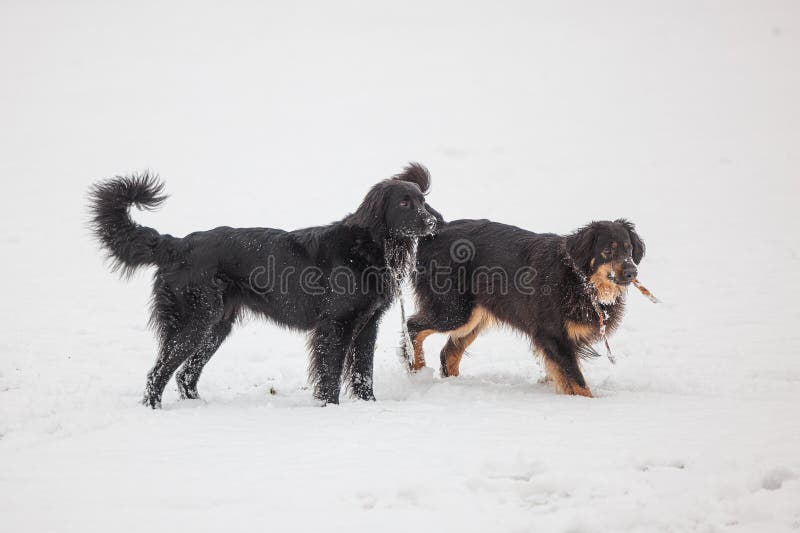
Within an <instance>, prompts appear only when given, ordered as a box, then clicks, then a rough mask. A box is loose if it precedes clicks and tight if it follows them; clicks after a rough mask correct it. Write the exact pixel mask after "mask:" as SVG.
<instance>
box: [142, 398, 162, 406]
mask: <svg viewBox="0 0 800 533" xmlns="http://www.w3.org/2000/svg"><path fill="white" fill-rule="evenodd" d="M142 405H144V406H145V407H149V408H150V409H161V398H155V397H153V396H145V397H144V398H143V399H142Z"/></svg>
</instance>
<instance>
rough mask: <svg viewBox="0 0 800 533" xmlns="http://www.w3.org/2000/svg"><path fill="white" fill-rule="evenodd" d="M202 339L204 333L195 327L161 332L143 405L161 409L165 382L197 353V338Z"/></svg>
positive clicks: (148, 376)
mask: <svg viewBox="0 0 800 533" xmlns="http://www.w3.org/2000/svg"><path fill="white" fill-rule="evenodd" d="M203 337H205V332H201V331H199V330H198V329H197V328H195V327H183V328H180V329H175V330H170V331H166V332H162V336H161V349H160V350H159V355H158V359H156V363H155V365H154V366H153V368H152V369H151V370H150V372H149V373H148V374H147V385H146V386H145V389H144V399H143V400H142V403H143V404H144V405H146V406H148V407H152V408H153V409H158V408H160V407H161V395H162V394H163V393H164V388H165V387H166V386H167V382H169V379H170V378H171V377H172V374H173V373H174V372H175V370H177V369H178V367H179V366H180V364H181V363H183V362H184V361H185V360H186V359H187V358H188V357H189V356H191V355H192V354H193V353H195V352H197V350H198V344H199V338H203Z"/></svg>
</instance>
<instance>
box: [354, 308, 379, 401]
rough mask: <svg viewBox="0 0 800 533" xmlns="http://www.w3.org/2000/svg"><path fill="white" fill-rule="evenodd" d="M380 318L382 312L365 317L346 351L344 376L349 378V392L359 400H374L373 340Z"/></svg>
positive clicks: (375, 336)
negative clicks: (346, 358)
mask: <svg viewBox="0 0 800 533" xmlns="http://www.w3.org/2000/svg"><path fill="white" fill-rule="evenodd" d="M382 316H383V310H378V311H376V312H374V313H372V315H367V316H366V320H365V321H364V323H363V326H362V327H361V328H360V331H357V332H356V336H355V338H354V339H353V343H352V344H351V346H350V350H349V351H348V361H347V368H345V374H347V375H349V378H350V390H351V391H352V393H353V394H354V395H355V397H356V398H359V399H361V400H375V393H374V392H373V391H372V370H373V364H374V361H375V339H376V338H377V336H378V325H379V324H380V321H381V317H382Z"/></svg>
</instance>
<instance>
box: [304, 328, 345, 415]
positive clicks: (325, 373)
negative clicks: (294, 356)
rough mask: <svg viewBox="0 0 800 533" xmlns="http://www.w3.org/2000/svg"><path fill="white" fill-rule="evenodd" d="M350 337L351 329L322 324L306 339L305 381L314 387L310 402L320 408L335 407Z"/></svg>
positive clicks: (337, 401)
mask: <svg viewBox="0 0 800 533" xmlns="http://www.w3.org/2000/svg"><path fill="white" fill-rule="evenodd" d="M350 335H352V328H351V327H349V325H348V324H346V323H342V322H340V321H337V320H325V321H324V322H321V323H320V324H319V325H318V326H317V327H316V329H314V331H313V332H312V333H311V337H310V338H309V347H310V348H311V363H310V364H309V374H310V375H309V380H310V381H311V383H312V384H313V386H314V398H316V399H317V400H320V401H321V402H322V403H323V405H324V404H329V403H339V390H340V389H341V383H342V382H341V376H342V369H343V368H344V358H345V353H346V351H347V348H348V346H349V344H350V343H349V341H350Z"/></svg>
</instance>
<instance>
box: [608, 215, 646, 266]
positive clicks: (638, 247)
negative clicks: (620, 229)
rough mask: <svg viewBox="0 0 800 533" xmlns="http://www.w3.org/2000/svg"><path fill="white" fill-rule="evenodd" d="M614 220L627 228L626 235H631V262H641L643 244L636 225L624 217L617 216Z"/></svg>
mask: <svg viewBox="0 0 800 533" xmlns="http://www.w3.org/2000/svg"><path fill="white" fill-rule="evenodd" d="M614 222H616V223H617V224H622V225H623V226H625V229H626V230H628V235H630V237H631V246H633V252H632V255H633V262H634V263H636V264H637V265H638V264H639V263H641V262H642V258H643V257H644V252H645V246H644V241H643V240H642V238H641V237H639V234H638V233H636V226H635V225H634V223H633V222H631V221H630V220H628V219H625V218H618V219H617V220H615V221H614Z"/></svg>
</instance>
